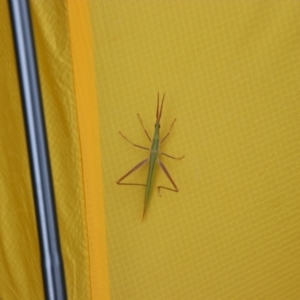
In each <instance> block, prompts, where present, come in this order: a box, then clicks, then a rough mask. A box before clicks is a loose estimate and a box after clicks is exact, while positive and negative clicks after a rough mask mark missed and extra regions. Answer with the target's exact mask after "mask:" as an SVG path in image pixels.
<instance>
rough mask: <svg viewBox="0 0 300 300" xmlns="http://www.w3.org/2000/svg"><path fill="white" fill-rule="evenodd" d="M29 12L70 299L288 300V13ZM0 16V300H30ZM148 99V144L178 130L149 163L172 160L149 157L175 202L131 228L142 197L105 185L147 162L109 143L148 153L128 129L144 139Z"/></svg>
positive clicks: (33, 266)
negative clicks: (159, 105) (156, 131)
mask: <svg viewBox="0 0 300 300" xmlns="http://www.w3.org/2000/svg"><path fill="white" fill-rule="evenodd" d="M30 5H31V14H32V19H33V31H34V35H35V42H36V49H37V56H38V64H39V73H40V77H41V84H42V95H43V104H44V110H45V116H46V125H47V133H48V139H49V146H50V155H51V165H52V172H53V178H54V188H55V195H56V207H57V214H58V223H59V229H60V237H61V245H62V254H63V259H64V266H65V273H66V283H67V288H68V296H69V299H76V300H77V299H93V300H95V299H109V297H110V299H113V300H123V299H130V300H134V299H138V300H152V299H153V300H154V299H155V300H159V299H162V300H165V299H172V300H173V299H183V300H185V299H211V300H215V299H228V300H231V299H251V300H252V299H264V300H265V299H270V300H271V299H272V300H274V299H276V300H277V299H284V300H286V299H299V298H300V288H299V280H300V242H299V238H300V236H299V227H300V217H299V213H300V204H299V200H300V185H299V178H300V159H299V151H300V142H299V138H300V133H299V125H300V121H299V120H300V119H299V117H300V107H299V95H300V87H299V79H300V73H299V69H300V68H299V67H300V63H299V61H300V48H299V46H300V42H299V25H300V24H299V22H300V21H299V12H300V5H299V3H298V2H297V1H276V2H275V1H167V0H165V1H117V0H115V1H103V0H101V1H92V0H90V1H88V0H86V1H83V0H76V1H75V0H74V1H73V0H72V1H71V0H69V1H65V2H57V1H55V0H53V1H47V2H44V1H42V2H41V1H36V0H33V1H30ZM0 14H1V16H2V18H1V20H0V25H1V37H2V43H1V45H0V47H1V48H0V50H1V52H0V53H1V54H2V55H0V62H1V66H2V69H1V70H2V72H1V74H0V87H1V89H0V107H1V117H0V134H1V136H0V151H1V153H0V170H1V171H0V197H1V201H0V213H1V222H0V237H1V238H0V270H1V271H0V282H1V283H4V284H2V285H1V289H0V299H2V298H3V299H5V300H6V299H9V300H11V299H42V297H43V286H42V277H41V272H40V257H39V248H38V239H37V230H36V223H35V215H34V206H33V200H32V191H31V183H30V173H29V165H28V157H27V149H26V142H25V132H24V125H23V117H22V111H21V106H20V103H21V102H20V95H19V89H18V81H17V79H18V78H17V75H16V66H15V59H14V50H13V40H12V36H11V28H10V21H9V15H8V7H7V2H5V1H4V2H3V1H2V2H1V1H0ZM157 92H160V93H161V94H162V93H164V92H165V93H166V100H165V105H164V111H163V115H162V121H161V125H162V127H161V132H162V135H164V134H165V133H166V132H167V131H168V129H169V126H170V124H171V123H172V121H173V119H174V118H175V117H176V118H177V122H176V123H175V126H174V128H173V131H172V133H171V135H170V137H169V138H168V139H167V140H166V142H165V143H164V144H163V146H162V150H163V151H164V152H166V153H169V154H171V155H174V156H180V155H182V154H184V155H185V156H186V157H185V158H184V159H183V160H181V161H174V160H171V159H168V158H167V157H162V161H163V162H164V163H165V165H166V166H167V168H168V170H169V172H170V173H171V175H172V177H173V179H174V181H175V182H176V184H177V186H178V187H179V190H180V191H179V193H172V192H169V191H164V190H162V197H161V198H160V197H159V196H158V195H157V192H156V189H155V191H154V192H153V195H152V200H151V204H150V207H149V211H148V214H147V216H146V219H145V221H144V222H143V223H142V222H141V217H142V210H143V195H144V188H142V187H138V186H136V187H128V186H118V185H116V183H115V182H116V180H117V179H119V178H120V177H121V176H122V175H124V174H125V173H126V172H127V171H129V170H130V169H131V168H132V167H133V166H134V165H135V164H137V163H138V162H139V161H141V160H142V159H144V158H146V157H147V154H148V153H147V151H144V150H142V149H138V148H134V147H132V146H131V145H130V144H129V143H127V142H126V141H125V140H124V139H122V137H121V136H120V135H119V134H118V131H119V130H122V132H123V133H124V134H125V135H126V136H127V137H128V138H130V139H131V140H133V141H134V142H136V143H138V144H141V145H143V146H146V147H147V146H150V143H149V141H148V140H147V138H146V136H145V134H144V132H143V130H142V128H141V126H140V124H139V122H138V119H137V116H136V114H137V113H140V114H141V116H142V118H143V121H144V124H145V127H146V129H147V130H148V131H149V133H150V135H152V134H153V128H154V127H153V125H154V121H155V110H156V95H157ZM97 106H98V107H97ZM98 109H99V110H98ZM98 113H99V114H98ZM99 132H100V138H99ZM146 175H147V168H146V167H145V168H143V169H141V170H139V171H137V172H136V173H135V174H133V175H132V176H131V178H128V181H129V182H141V183H143V182H145V180H146ZM157 184H159V185H160V184H162V185H166V186H170V183H169V182H168V179H167V178H166V176H165V175H164V174H162V172H161V171H160V170H158V172H157V176H156V185H157ZM104 204H105V205H104ZM104 215H105V218H104ZM104 219H106V226H105V223H104V222H105V220H104ZM105 234H106V235H105ZM106 239H107V246H106ZM107 258H108V259H107ZM107 263H108V271H109V272H108V271H107ZM108 279H109V281H108ZM109 294H110V296H109Z"/></svg>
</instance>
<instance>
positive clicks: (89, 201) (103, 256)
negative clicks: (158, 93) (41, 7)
mask: <svg viewBox="0 0 300 300" xmlns="http://www.w3.org/2000/svg"><path fill="white" fill-rule="evenodd" d="M67 5H68V14H69V24H70V41H71V52H72V59H73V75H74V90H75V97H76V99H75V101H76V106H77V114H78V128H79V136H80V147H81V153H82V168H83V170H82V172H83V180H84V197H85V199H84V201H85V205H86V224H87V234H88V246H89V249H88V255H89V263H90V283H91V299H93V300H97V299H109V274H108V263H107V248H106V231H105V219H104V217H105V216H104V197H103V185H102V182H103V181H102V165H101V149H100V143H99V135H100V133H99V128H100V126H99V119H98V118H99V116H98V107H97V95H96V82H95V73H94V58H93V43H92V41H93V36H92V28H91V24H90V16H89V6H88V1H86V0H80V1H79V0H76V1H74V0H70V1H67Z"/></svg>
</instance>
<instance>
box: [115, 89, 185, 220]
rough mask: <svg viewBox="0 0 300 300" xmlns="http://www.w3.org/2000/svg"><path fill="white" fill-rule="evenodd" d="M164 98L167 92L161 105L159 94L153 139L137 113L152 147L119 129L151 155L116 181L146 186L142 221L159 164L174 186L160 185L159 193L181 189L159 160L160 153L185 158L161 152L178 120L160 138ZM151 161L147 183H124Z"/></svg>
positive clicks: (122, 183)
mask: <svg viewBox="0 0 300 300" xmlns="http://www.w3.org/2000/svg"><path fill="white" fill-rule="evenodd" d="M164 99H165V94H164V95H163V97H162V101H161V106H159V93H158V94H157V108H156V122H155V125H154V128H155V130H154V136H153V139H152V140H151V138H150V136H149V134H148V132H147V130H146V129H145V127H144V124H143V121H142V118H141V117H140V115H139V114H137V116H138V119H139V121H140V123H141V125H142V127H143V130H144V132H145V134H146V136H147V138H148V139H149V141H150V142H152V146H151V149H149V148H147V147H143V146H139V145H137V144H135V143H133V142H131V141H130V140H129V139H128V138H127V137H126V136H124V135H123V134H122V132H121V131H119V133H120V135H121V136H122V137H123V138H124V139H125V140H126V141H128V142H129V143H130V144H131V145H133V146H135V147H138V148H141V149H145V150H148V151H149V157H148V158H146V159H144V160H143V161H141V162H140V163H138V164H137V165H136V166H135V167H133V168H132V169H131V170H130V171H129V172H127V173H126V174H125V175H124V176H122V177H121V178H120V179H119V180H118V181H117V182H116V183H117V184H120V185H141V186H145V187H146V189H145V196H144V210H143V217H142V221H143V220H144V218H145V215H146V211H147V209H148V206H149V202H150V196H151V191H152V188H153V181H154V176H155V172H156V167H157V165H159V166H160V168H161V169H162V171H163V172H164V173H165V175H166V176H167V177H168V179H169V180H170V182H171V183H172V185H173V187H174V188H170V187H165V186H158V187H157V189H158V194H159V196H160V197H161V193H160V189H166V190H169V191H172V192H178V191H179V189H178V187H177V186H176V184H175V182H174V181H173V179H172V177H171V175H170V173H169V172H168V170H167V168H166V167H165V165H164V164H163V163H162V162H161V161H160V160H159V155H164V156H167V157H169V158H172V159H182V158H184V155H183V156H181V157H174V156H171V155H169V154H166V153H163V152H160V145H161V144H162V143H163V142H164V141H165V140H166V139H167V137H168V136H169V135H170V132H171V130H172V128H173V126H174V123H175V121H176V119H174V121H173V122H172V124H171V126H170V129H169V131H168V132H167V134H166V135H165V136H164V138H163V139H162V140H160V134H159V130H160V119H161V115H162V110H163V105H164ZM148 162H149V167H148V175H147V181H146V184H142V183H124V182H122V181H123V180H124V179H125V178H126V177H127V176H129V175H130V174H132V173H133V172H135V171H136V170H138V169H139V168H141V167H142V166H144V165H145V164H146V163H148Z"/></svg>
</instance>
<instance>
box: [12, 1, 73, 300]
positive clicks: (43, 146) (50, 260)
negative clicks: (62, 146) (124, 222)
mask: <svg viewBox="0 0 300 300" xmlns="http://www.w3.org/2000/svg"><path fill="white" fill-rule="evenodd" d="M8 3H9V8H10V15H11V23H12V28H13V36H14V44H15V52H16V58H17V66H18V76H19V83H20V90H21V95H22V107H23V115H24V121H25V129H26V138H27V146H28V153H29V161H30V171H31V179H32V187H33V194H34V202H35V211H36V220H37V226H38V234H39V244H40V252H41V266H42V274H43V282H44V294H45V299H47V300H52V299H53V300H54V299H55V300H61V299H62V300H63V299H67V291H66V285H65V278H64V268H63V261H62V255H61V250H60V242H59V233H58V225H57V218H56V212H55V199H54V191H53V182H52V176H51V168H50V161H49V151H48V145H47V137H46V129H45V121H44V114H43V108H42V99H41V91H40V83H39V77H38V70H37V63H36V55H35V49H34V42H33V35H32V27H31V19H30V12H29V6H28V1H27V0H8ZM28 272H30V270H28Z"/></svg>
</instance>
